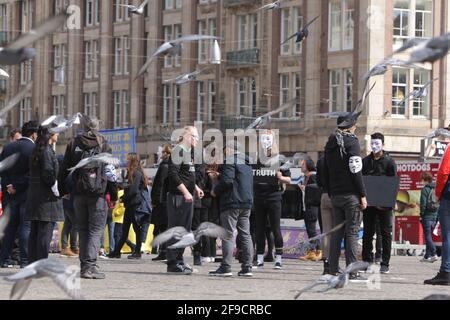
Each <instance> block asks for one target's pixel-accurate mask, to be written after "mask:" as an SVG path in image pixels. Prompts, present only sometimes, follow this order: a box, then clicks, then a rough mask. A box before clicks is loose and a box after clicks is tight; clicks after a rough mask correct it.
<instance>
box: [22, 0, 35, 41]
mask: <svg viewBox="0 0 450 320" xmlns="http://www.w3.org/2000/svg"><path fill="white" fill-rule="evenodd" d="M21 3H22V5H21V15H20V17H21V19H22V24H21V28H22V29H21V31H22V33H26V32H28V31H30V30H31V29H32V28H33V15H34V1H33V0H23V1H22V2H21Z"/></svg>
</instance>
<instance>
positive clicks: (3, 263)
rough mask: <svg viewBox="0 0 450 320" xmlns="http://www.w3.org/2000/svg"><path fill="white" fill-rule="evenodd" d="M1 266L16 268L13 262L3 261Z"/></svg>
mask: <svg viewBox="0 0 450 320" xmlns="http://www.w3.org/2000/svg"><path fill="white" fill-rule="evenodd" d="M0 268H4V269H6V268H8V269H11V268H14V266H13V265H12V264H11V263H8V262H2V263H1V264H0Z"/></svg>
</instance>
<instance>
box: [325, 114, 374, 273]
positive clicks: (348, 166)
mask: <svg viewBox="0 0 450 320" xmlns="http://www.w3.org/2000/svg"><path fill="white" fill-rule="evenodd" d="M358 116H359V114H356V115H354V114H352V113H347V114H346V115H341V116H340V117H339V118H338V119H337V125H338V128H337V130H336V131H335V132H334V133H333V134H332V135H331V136H330V137H329V139H328V142H327V144H326V146H325V163H326V165H325V166H323V169H324V170H323V180H322V182H323V183H324V184H325V189H326V190H328V193H329V194H330V197H331V201H332V204H333V227H336V226H337V225H339V224H341V223H342V222H344V221H345V222H346V223H345V230H344V229H340V230H339V231H337V232H335V233H334V234H333V235H332V238H331V248H330V272H331V273H332V274H335V273H337V272H338V271H339V257H340V253H341V241H342V238H343V237H344V232H345V239H346V241H345V259H346V263H347V266H348V265H350V264H351V263H353V262H356V261H357V251H358V231H359V228H360V225H361V220H362V216H361V215H362V213H361V209H365V208H366V207H367V199H366V190H365V186H364V182H363V179H362V159H361V149H360V146H359V141H358V138H357V137H356V136H355V134H354V132H355V130H356V122H357V119H358ZM358 277H359V275H358V274H357V273H354V274H351V275H350V278H351V279H352V280H354V279H356V278H358Z"/></svg>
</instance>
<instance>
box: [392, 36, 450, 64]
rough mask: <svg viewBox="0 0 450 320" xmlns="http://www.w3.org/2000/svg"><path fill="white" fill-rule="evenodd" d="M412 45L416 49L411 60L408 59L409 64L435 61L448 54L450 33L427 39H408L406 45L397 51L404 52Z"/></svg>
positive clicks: (411, 55)
mask: <svg viewBox="0 0 450 320" xmlns="http://www.w3.org/2000/svg"><path fill="white" fill-rule="evenodd" d="M412 47H416V49H414V50H413V51H412V52H411V54H410V57H409V60H408V61H407V63H408V64H412V63H425V62H429V63H433V62H435V61H437V60H439V59H441V58H443V57H445V56H446V55H447V53H448V51H449V49H450V33H446V34H444V35H442V36H438V37H434V38H431V39H427V40H426V41H418V40H417V39H412V40H410V41H407V42H406V43H405V45H404V46H403V47H402V48H400V49H399V50H401V51H399V50H397V51H399V52H402V51H405V50H407V49H409V48H412ZM405 48H406V49H405Z"/></svg>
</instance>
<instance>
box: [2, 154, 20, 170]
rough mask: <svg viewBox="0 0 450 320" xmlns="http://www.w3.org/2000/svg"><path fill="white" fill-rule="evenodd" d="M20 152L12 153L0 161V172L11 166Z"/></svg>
mask: <svg viewBox="0 0 450 320" xmlns="http://www.w3.org/2000/svg"><path fill="white" fill-rule="evenodd" d="M19 156H20V153H14V154H12V155H10V156H9V157H6V158H5V159H3V160H2V161H1V162H0V172H2V171H5V170H8V169H9V168H11V167H12V166H13V165H14V164H15V163H16V161H17V160H18V159H19Z"/></svg>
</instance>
